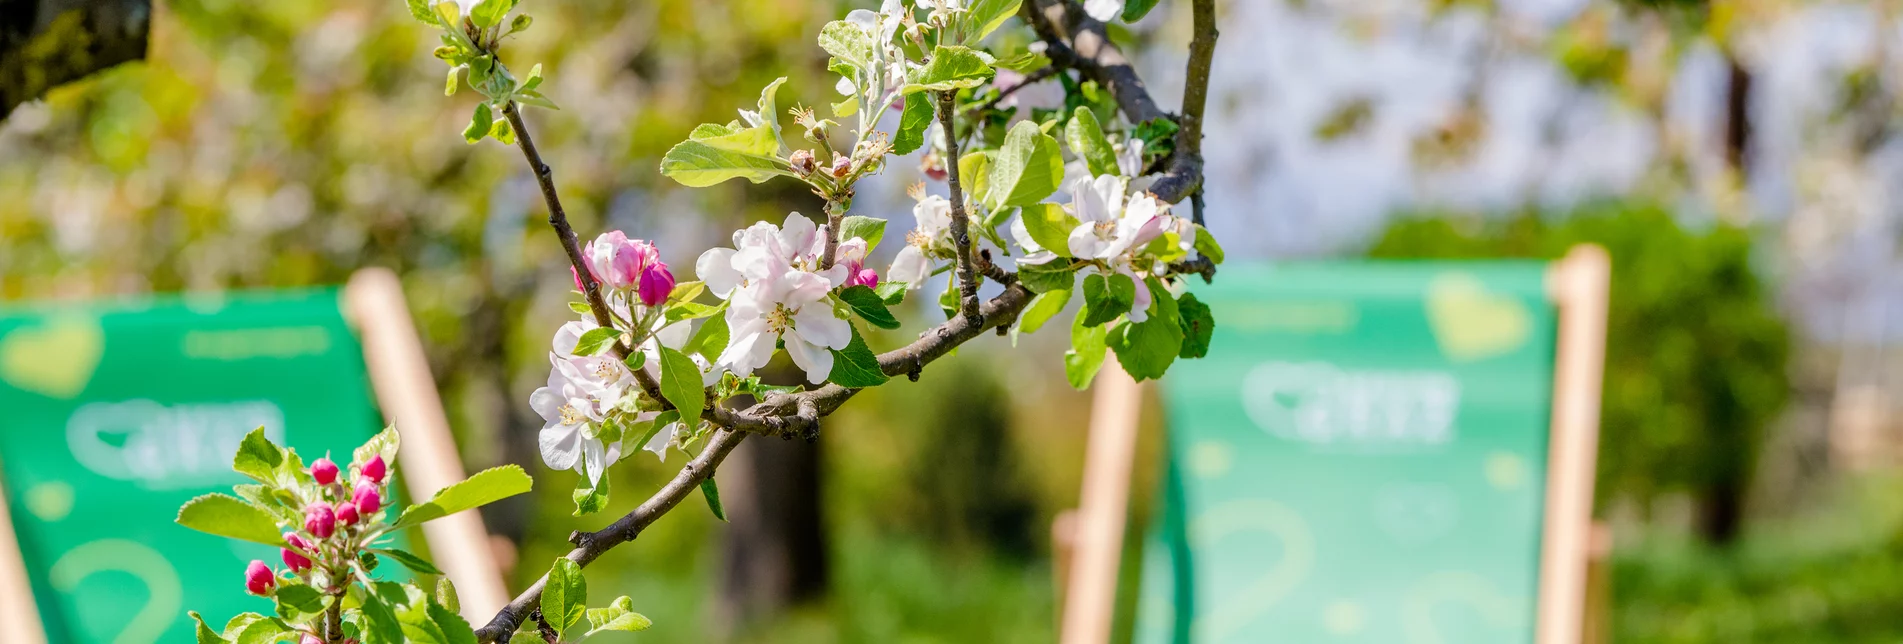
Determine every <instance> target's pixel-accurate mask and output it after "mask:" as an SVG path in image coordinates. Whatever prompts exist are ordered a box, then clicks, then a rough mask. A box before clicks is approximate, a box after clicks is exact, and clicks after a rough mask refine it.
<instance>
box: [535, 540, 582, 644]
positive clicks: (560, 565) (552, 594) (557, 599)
mask: <svg viewBox="0 0 1903 644" xmlns="http://www.w3.org/2000/svg"><path fill="white" fill-rule="evenodd" d="M587 604H588V580H587V579H586V578H583V577H582V575H581V566H577V565H575V562H573V561H569V560H568V558H567V557H561V558H557V559H556V560H555V565H553V566H550V567H549V569H548V583H547V584H544V585H543V586H542V618H543V619H547V620H548V623H549V625H551V626H554V627H555V630H556V631H566V630H568V627H570V626H574V625H575V624H576V623H577V622H580V621H581V620H582V617H583V615H584V614H585V611H587V610H588V606H587Z"/></svg>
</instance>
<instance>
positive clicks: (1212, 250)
mask: <svg viewBox="0 0 1903 644" xmlns="http://www.w3.org/2000/svg"><path fill="white" fill-rule="evenodd" d="M1195 245H1196V252H1198V253H1201V254H1202V255H1203V256H1204V257H1208V258H1209V261H1212V262H1215V263H1217V264H1221V263H1222V245H1221V244H1218V243H1216V236H1215V235H1211V234H1209V229H1208V228H1204V227H1202V226H1197V227H1196V243H1195Z"/></svg>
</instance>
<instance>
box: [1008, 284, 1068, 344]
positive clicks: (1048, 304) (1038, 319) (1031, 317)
mask: <svg viewBox="0 0 1903 644" xmlns="http://www.w3.org/2000/svg"><path fill="white" fill-rule="evenodd" d="M1069 303H1070V289H1067V288H1060V289H1053V290H1049V291H1045V292H1043V293H1039V294H1038V295H1037V297H1035V298H1032V299H1031V303H1030V304H1028V305H1026V306H1025V307H1024V315H1023V316H1021V317H1019V318H1018V331H1019V332H1020V333H1037V330H1038V329H1041V328H1044V323H1045V322H1048V321H1050V319H1051V318H1052V317H1055V316H1056V315H1057V314H1059V313H1062V312H1064V305H1066V304H1069Z"/></svg>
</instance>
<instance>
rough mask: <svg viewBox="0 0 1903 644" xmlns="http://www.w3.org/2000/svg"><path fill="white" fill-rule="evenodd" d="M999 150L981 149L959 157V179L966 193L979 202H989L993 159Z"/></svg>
mask: <svg viewBox="0 0 1903 644" xmlns="http://www.w3.org/2000/svg"><path fill="white" fill-rule="evenodd" d="M997 152H998V151H997V150H979V151H977V152H970V153H966V154H965V155H964V156H961V157H958V179H959V181H960V183H961V184H962V186H963V187H964V189H965V194H967V195H970V196H971V200H972V201H974V202H977V203H989V201H988V199H989V197H990V195H991V160H992V159H993V158H994V157H996V156H997Z"/></svg>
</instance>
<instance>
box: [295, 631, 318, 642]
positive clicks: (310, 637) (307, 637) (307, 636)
mask: <svg viewBox="0 0 1903 644" xmlns="http://www.w3.org/2000/svg"><path fill="white" fill-rule="evenodd" d="M298 644H324V640H322V639H319V638H318V637H317V636H316V635H312V634H310V633H305V634H304V637H303V638H301V639H299V640H298Z"/></svg>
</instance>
